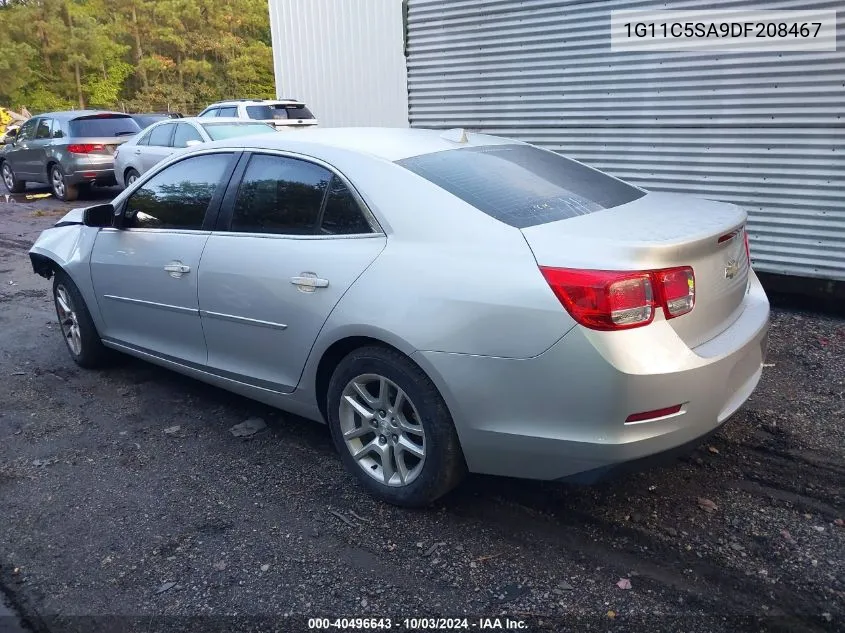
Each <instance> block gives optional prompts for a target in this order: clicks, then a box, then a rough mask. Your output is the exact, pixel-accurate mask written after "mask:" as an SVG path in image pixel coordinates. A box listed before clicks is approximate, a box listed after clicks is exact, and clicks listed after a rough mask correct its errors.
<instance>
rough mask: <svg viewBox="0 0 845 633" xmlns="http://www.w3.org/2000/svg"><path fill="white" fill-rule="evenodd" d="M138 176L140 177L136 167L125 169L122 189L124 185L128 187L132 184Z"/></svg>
mask: <svg viewBox="0 0 845 633" xmlns="http://www.w3.org/2000/svg"><path fill="white" fill-rule="evenodd" d="M140 177H141V174H139V173H138V170H137V169H133V168H131V167H130V168H129V169H127V170H126V173H125V174H124V176H123V182H124V184H125V186H124V189H125V188H126V187H130V186H131V185H133V184H134V183H135V181H136V180H138V178H140Z"/></svg>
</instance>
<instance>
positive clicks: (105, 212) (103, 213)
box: [82, 204, 114, 228]
mask: <svg viewBox="0 0 845 633" xmlns="http://www.w3.org/2000/svg"><path fill="white" fill-rule="evenodd" d="M113 222H114V205H112V204H98V205H96V206H93V207H88V208H87V209H85V211H83V212H82V223H83V224H84V225H85V226H96V227H99V228H103V227H108V226H112V224H113Z"/></svg>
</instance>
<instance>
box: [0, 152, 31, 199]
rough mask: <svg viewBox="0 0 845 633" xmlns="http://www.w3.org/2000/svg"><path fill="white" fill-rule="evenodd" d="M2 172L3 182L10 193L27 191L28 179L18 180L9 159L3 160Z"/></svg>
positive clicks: (0, 169)
mask: <svg viewBox="0 0 845 633" xmlns="http://www.w3.org/2000/svg"><path fill="white" fill-rule="evenodd" d="M0 174H2V177H3V184H5V185H6V189H8V190H9V193H23V192H24V191H26V181H25V180H18V177H17V176H15V172H14V171H12V166H11V165H10V164H9V162H8V161H5V160H4V161H3V164H2V166H0Z"/></svg>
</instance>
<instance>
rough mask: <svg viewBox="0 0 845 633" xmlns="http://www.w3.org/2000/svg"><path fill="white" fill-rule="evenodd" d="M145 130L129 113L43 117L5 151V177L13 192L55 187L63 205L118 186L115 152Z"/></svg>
mask: <svg viewBox="0 0 845 633" xmlns="http://www.w3.org/2000/svg"><path fill="white" fill-rule="evenodd" d="M140 131H141V128H140V127H138V124H137V123H136V122H135V121H134V120H133V119H132V117H130V116H129V115H128V114H122V113H120V112H101V111H96V110H75V111H69V112H50V113H48V114H40V115H38V116H34V117H32V118H31V119H29V120H28V121H27V122H26V123H24V124H23V125H22V126H21V128H20V130H19V131H18V133H17V135H15V136H14V137H12V138H8V139H6V141H5V144H4V145H3V147H2V148H0V175H2V177H3V182H4V183H5V184H6V188H7V189H8V190H9V191H10V192H11V193H20V192H22V191H23V190H24V189H25V188H26V183H27V182H40V183H46V184H49V185H50V187H51V188H52V189H53V194H54V195H55V196H56V197H57V198H59V199H60V200H68V201H71V200H76V198H77V197H78V196H79V192H80V187H82V188H84V187H87V186H88V185H91V184H95V183H96V184H98V185H114V184H116V181H115V178H114V150H115V148H116V147H117V146H118V145H120V144H121V143H124V142H126V141H127V140H128V139H129V138H131V137H132V136H134V135H135V134H137V133H138V132H140Z"/></svg>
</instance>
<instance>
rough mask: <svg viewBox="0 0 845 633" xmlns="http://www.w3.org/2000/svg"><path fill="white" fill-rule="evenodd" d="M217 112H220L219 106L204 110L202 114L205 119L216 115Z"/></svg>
mask: <svg viewBox="0 0 845 633" xmlns="http://www.w3.org/2000/svg"><path fill="white" fill-rule="evenodd" d="M217 112H218V109H217V108H210V109H208V110H206V111H205V112H203V113H202V114H200V116H201V117H202V118H204V119H206V118H210V117H215V116H217Z"/></svg>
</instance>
